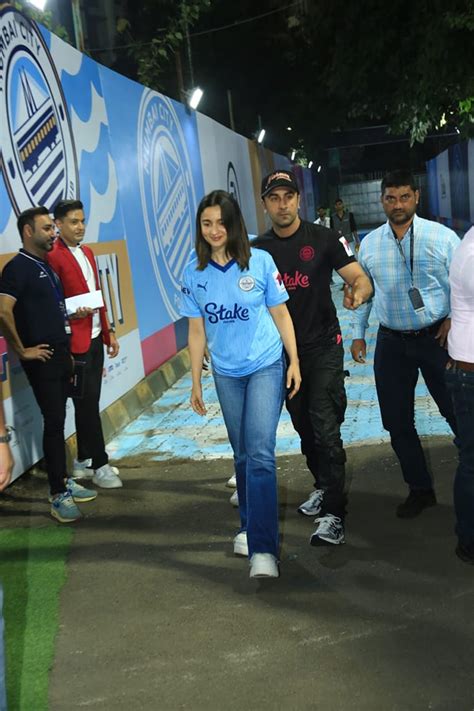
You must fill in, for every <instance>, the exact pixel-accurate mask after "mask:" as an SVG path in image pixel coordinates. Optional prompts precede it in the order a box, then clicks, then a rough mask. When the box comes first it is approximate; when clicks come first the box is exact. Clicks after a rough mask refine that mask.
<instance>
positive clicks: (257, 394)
mask: <svg viewBox="0 0 474 711" xmlns="http://www.w3.org/2000/svg"><path fill="white" fill-rule="evenodd" d="M284 372H285V368H284V362H283V358H281V359H279V360H278V361H276V362H275V363H273V364H272V365H270V366H268V367H266V368H261V369H260V370H257V371H256V372H255V373H251V374H250V375H246V376H243V377H235V378H234V377H229V376H227V375H219V373H214V381H215V384H216V391H217V397H218V398H219V402H220V405H221V409H222V414H223V416H224V422H225V426H226V428H227V434H228V435H229V440H230V444H231V446H232V449H233V451H234V466H235V473H236V478H237V492H238V495H239V510H240V522H241V530H242V531H247V541H248V547H249V557H252V555H253V554H254V553H271V554H272V555H274V556H275V557H276V558H278V496H277V482H276V465H275V445H276V430H277V426H278V420H279V418H280V413H281V408H282V405H283V399H284V396H285V392H284V378H283V376H284Z"/></svg>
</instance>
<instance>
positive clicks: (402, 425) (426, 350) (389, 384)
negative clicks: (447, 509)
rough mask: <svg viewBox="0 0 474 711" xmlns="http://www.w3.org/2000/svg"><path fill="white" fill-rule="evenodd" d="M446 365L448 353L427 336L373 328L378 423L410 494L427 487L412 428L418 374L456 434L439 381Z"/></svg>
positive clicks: (426, 473)
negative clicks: (398, 463) (380, 423)
mask: <svg viewBox="0 0 474 711" xmlns="http://www.w3.org/2000/svg"><path fill="white" fill-rule="evenodd" d="M447 362H448V352H447V351H446V349H445V348H442V347H441V346H440V345H439V343H438V341H437V340H436V339H435V337H434V334H433V333H422V334H420V335H418V336H402V335H398V334H393V333H386V332H383V331H381V330H379V332H378V334H377V345H376V347H375V356H374V372H375V385H376V387H377V396H378V400H379V406H380V414H381V416H382V423H383V426H384V428H385V429H386V430H387V431H388V432H389V433H390V440H391V443H392V447H393V450H394V452H395V454H396V455H397V457H398V460H399V462H400V466H401V468H402V474H403V478H404V479H405V481H406V483H407V484H408V486H409V487H410V489H411V490H412V491H420V490H427V489H432V488H433V480H432V477H431V474H430V472H429V471H428V467H427V465H426V459H425V455H424V453H423V449H422V446H421V442H420V438H419V437H418V433H417V431H416V428H415V387H416V384H417V382H418V377H419V373H420V371H421V373H422V375H423V378H424V380H425V383H426V386H427V388H428V390H429V392H430V394H431V397H432V398H433V400H434V401H435V403H436V404H437V406H438V409H439V411H440V413H441V415H442V416H443V417H444V418H445V419H446V420H447V422H448V424H449V426H450V427H451V429H452V430H453V432H454V433H455V434H456V420H455V417H454V411H453V405H452V402H451V397H450V395H449V393H448V390H447V388H446V384H445V381H444V371H445V368H446V363H447Z"/></svg>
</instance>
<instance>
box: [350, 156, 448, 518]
mask: <svg viewBox="0 0 474 711" xmlns="http://www.w3.org/2000/svg"><path fill="white" fill-rule="evenodd" d="M381 193H382V196H381V202H382V207H383V209H384V212H385V214H386V215H387V218H388V220H387V222H386V223H385V224H384V225H382V226H381V227H379V228H378V229H376V230H374V231H373V232H370V233H369V234H368V235H367V236H366V238H365V239H364V240H363V242H362V243H361V247H360V251H359V263H360V265H361V266H362V268H363V269H364V270H365V271H366V272H367V274H368V275H369V276H370V278H371V279H372V283H373V286H374V296H373V299H372V300H371V301H370V302H368V303H367V304H363V305H362V306H360V307H359V309H357V311H354V312H353V323H352V326H353V341H352V347H351V352H352V356H353V358H354V360H356V361H357V362H362V363H363V362H364V359H365V356H366V343H365V330H366V328H367V321H368V317H369V314H370V310H371V308H372V305H373V306H374V308H375V312H376V315H377V319H378V321H379V322H380V328H379V332H378V335H377V345H376V348H375V355H374V372H375V384H376V387H377V396H378V400H379V406H380V412H381V416H382V422H383V426H384V428H385V429H386V430H387V431H388V432H389V433H390V439H391V443H392V447H393V449H394V451H395V453H396V455H397V457H398V459H399V461H400V466H401V468H402V473H403V478H404V479H405V482H406V483H407V485H408V487H409V496H408V498H407V499H406V501H405V502H403V503H402V504H400V505H399V506H398V507H397V516H398V517H399V518H413V517H414V516H417V515H418V514H419V513H421V511H422V510H423V509H424V508H426V507H427V506H433V505H434V504H436V496H435V492H434V490H433V481H432V478H431V474H430V473H429V472H428V469H427V465H426V460H425V457H424V454H423V450H422V447H421V443H420V439H419V437H418V434H417V431H416V428H415V386H416V383H417V380H418V376H419V372H420V371H421V373H422V375H423V378H424V380H425V383H426V385H427V387H428V390H429V391H430V393H431V395H432V397H433V399H434V400H435V402H436V404H437V406H438V408H439V411H440V413H441V414H442V415H443V417H445V418H446V420H447V421H448V423H449V425H450V426H451V429H452V430H453V432H455V430H456V424H455V417H454V413H453V408H452V403H451V399H450V397H449V394H448V392H447V390H446V386H445V382H444V370H445V366H446V363H447V360H448V354H447V351H446V349H445V344H446V338H447V334H448V331H449V327H450V319H449V318H448V314H449V266H450V263H451V258H452V255H453V253H454V250H455V249H456V247H457V246H458V245H459V238H458V237H457V235H456V234H455V233H454V232H453V231H452V230H450V229H448V228H447V227H445V226H444V225H441V224H439V223H437V222H432V221H430V220H424V219H422V218H420V217H418V216H417V215H416V214H415V213H416V208H417V205H418V201H419V191H418V188H417V187H416V184H415V181H414V178H413V176H412V175H411V173H409V172H407V171H404V170H395V171H393V172H391V173H388V174H387V175H386V176H385V177H384V179H383V180H382V186H381Z"/></svg>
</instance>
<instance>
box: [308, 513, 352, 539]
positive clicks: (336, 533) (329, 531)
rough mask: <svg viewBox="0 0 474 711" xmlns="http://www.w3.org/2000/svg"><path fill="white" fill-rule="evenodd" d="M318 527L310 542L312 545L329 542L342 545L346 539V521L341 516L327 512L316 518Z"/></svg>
mask: <svg viewBox="0 0 474 711" xmlns="http://www.w3.org/2000/svg"><path fill="white" fill-rule="evenodd" d="M315 523H317V524H318V525H317V527H316V530H315V532H314V533H313V535H312V536H311V538H310V540H309V542H310V543H311V545H312V546H326V545H328V544H332V545H341V544H342V543H345V539H344V521H343V520H342V518H339V516H333V515H332V514H326V515H325V516H321V518H317V519H315Z"/></svg>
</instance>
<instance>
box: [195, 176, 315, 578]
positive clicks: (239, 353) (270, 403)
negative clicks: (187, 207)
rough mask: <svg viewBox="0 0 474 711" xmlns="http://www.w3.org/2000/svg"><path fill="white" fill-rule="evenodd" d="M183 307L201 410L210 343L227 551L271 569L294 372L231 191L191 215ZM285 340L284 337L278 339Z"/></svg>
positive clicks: (266, 277) (260, 255)
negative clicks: (233, 493) (278, 461)
mask: <svg viewBox="0 0 474 711" xmlns="http://www.w3.org/2000/svg"><path fill="white" fill-rule="evenodd" d="M181 292H182V304H181V314H182V315H183V316H187V317H188V319H189V351H190V355H191V370H192V381H193V387H192V393H191V406H192V408H193V410H194V411H195V412H196V413H198V414H199V415H205V414H206V407H205V405H204V402H203V398H202V388H201V373H202V363H203V356H204V349H205V347H206V343H207V345H208V348H209V351H210V354H211V359H212V366H213V374H214V380H215V384H216V391H217V396H218V398H219V402H220V405H221V409H222V413H223V416H224V421H225V425H226V428H227V433H228V435H229V440H230V443H231V446H232V449H233V451H234V464H235V471H236V476H237V491H238V495H239V509H240V520H241V530H240V531H239V533H238V534H237V536H236V537H235V538H234V553H236V554H237V555H248V557H249V558H250V577H278V574H279V571H278V500H277V485H276V467H275V444H276V429H277V425H278V420H279V417H280V412H281V407H282V403H283V398H284V394H285V393H284V388H285V373H284V370H285V360H284V358H283V345H284V347H285V350H286V353H287V356H288V363H289V365H288V368H287V371H286V387H287V388H288V389H289V390H290V397H293V395H295V394H296V393H297V392H298V389H299V386H300V382H301V375H300V369H299V363H298V355H297V350H296V340H295V333H294V329H293V323H292V321H291V317H290V315H289V313H288V309H287V308H286V305H285V303H284V302H285V301H287V299H288V294H287V293H286V290H285V287H284V285H283V282H282V280H281V277H280V275H279V273H278V270H277V268H276V266H275V263H274V261H273V258H272V257H271V256H270V255H269V254H268V253H267V252H265V251H264V250H259V249H256V250H252V249H251V248H250V245H249V241H248V236H247V230H246V228H245V224H244V221H243V218H242V214H241V212H240V208H239V206H238V204H237V202H236V201H235V200H234V198H233V197H232V196H231V195H229V194H228V193H226V192H224V191H222V190H215V191H213V192H212V193H210V194H209V195H206V197H204V198H203V199H202V201H201V203H200V205H199V208H198V211H197V217H196V258H195V259H194V260H192V261H191V262H190V263H189V264H188V265H187V267H186V268H185V271H184V276H183V284H182V289H181ZM282 342H283V345H282Z"/></svg>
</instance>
